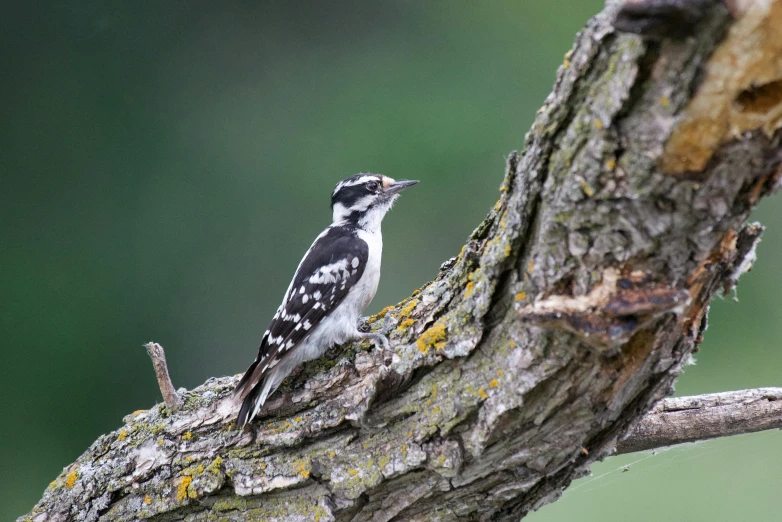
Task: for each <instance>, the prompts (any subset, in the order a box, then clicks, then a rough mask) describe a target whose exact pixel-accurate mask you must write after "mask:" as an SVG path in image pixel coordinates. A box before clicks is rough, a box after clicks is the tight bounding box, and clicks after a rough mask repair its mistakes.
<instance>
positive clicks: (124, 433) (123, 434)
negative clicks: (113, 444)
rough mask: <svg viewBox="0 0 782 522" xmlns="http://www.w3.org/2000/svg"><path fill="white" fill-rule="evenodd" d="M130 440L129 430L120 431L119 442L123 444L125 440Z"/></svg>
mask: <svg viewBox="0 0 782 522" xmlns="http://www.w3.org/2000/svg"><path fill="white" fill-rule="evenodd" d="M127 438H128V430H124V429H123V430H119V435H117V440H118V441H120V442H122V441H123V440H125V439H127Z"/></svg>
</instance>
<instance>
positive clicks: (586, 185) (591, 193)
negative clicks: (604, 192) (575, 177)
mask: <svg viewBox="0 0 782 522" xmlns="http://www.w3.org/2000/svg"><path fill="white" fill-rule="evenodd" d="M579 185H581V190H582V191H583V192H584V194H586V196H587V197H588V198H591V197H592V196H594V195H595V189H593V188H592V187H591V186H590V185H589V183H587V182H586V181H581V182H579Z"/></svg>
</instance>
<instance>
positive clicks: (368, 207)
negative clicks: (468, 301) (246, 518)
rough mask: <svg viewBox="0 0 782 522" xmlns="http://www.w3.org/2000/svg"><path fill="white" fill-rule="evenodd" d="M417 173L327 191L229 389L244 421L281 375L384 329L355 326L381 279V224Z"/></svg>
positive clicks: (366, 178) (354, 180)
mask: <svg viewBox="0 0 782 522" xmlns="http://www.w3.org/2000/svg"><path fill="white" fill-rule="evenodd" d="M416 183H418V181H396V180H394V179H392V178H389V177H387V176H383V175H380V174H357V175H355V176H351V177H349V178H347V179H345V180H343V181H340V182H339V183H338V184H337V186H336V187H335V188H334V191H333V192H332V194H331V208H332V213H333V222H332V224H331V225H330V226H329V227H328V228H326V230H324V231H323V232H322V233H321V234H320V235H319V236H318V237H317V239H315V242H314V243H313V244H312V246H311V247H310V249H309V250H308V251H307V253H306V254H305V255H304V258H303V259H302V260H301V263H299V267H298V268H297V269H296V274H295V275H294V276H293V280H292V281H291V284H290V285H289V286H288V290H287V291H286V292H285V296H284V297H283V301H282V304H281V305H280V306H279V308H278V309H277V312H276V313H275V314H274V318H273V319H272V322H271V324H270V325H269V328H268V330H266V332H265V333H264V335H263V338H262V339H261V345H260V347H259V349H258V357H257V358H256V359H255V362H253V363H252V364H251V365H250V367H249V368H248V369H247V371H246V372H245V374H244V376H243V377H242V379H241V380H240V381H239V384H238V385H237V387H236V390H235V391H234V398H235V399H236V400H237V401H241V407H240V409H239V417H238V424H239V426H244V425H245V424H247V423H248V422H250V421H251V420H252V419H253V418H254V417H255V416H256V415H257V414H258V411H259V410H260V408H261V406H263V404H264V403H265V402H266V399H267V398H268V397H269V395H270V394H271V393H273V392H274V390H275V389H277V387H278V386H279V385H280V383H281V382H282V381H283V380H284V379H285V378H286V377H287V376H288V375H289V374H290V373H291V372H292V371H293V369H294V368H296V366H298V365H299V364H301V363H302V362H305V361H309V360H312V359H316V358H317V357H320V356H321V355H322V354H323V353H324V352H325V351H326V350H328V349H329V348H330V347H331V346H334V345H336V344H342V343H344V342H346V341H349V340H353V339H358V338H366V337H371V338H374V339H375V341H376V342H379V343H381V344H383V345H384V346H387V344H388V341H387V340H386V339H385V337H383V336H382V335H376V334H365V333H362V332H360V331H359V330H358V320H359V318H360V317H361V313H362V312H363V311H364V309H365V308H366V307H367V305H369V303H370V301H372V298H373V297H374V296H375V292H376V291H377V285H378V282H379V280H380V257H381V254H382V251H383V239H382V236H381V232H380V225H381V222H382V220H383V216H385V214H386V212H388V211H389V210H390V209H391V206H392V205H393V204H394V201H395V200H396V198H397V197H399V193H400V192H401V191H402V190H404V189H406V188H407V187H410V186H412V185H414V184H416Z"/></svg>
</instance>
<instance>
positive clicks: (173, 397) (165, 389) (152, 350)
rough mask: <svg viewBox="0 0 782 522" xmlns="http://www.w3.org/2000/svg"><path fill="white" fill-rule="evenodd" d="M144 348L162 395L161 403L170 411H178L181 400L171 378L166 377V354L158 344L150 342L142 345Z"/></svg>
mask: <svg viewBox="0 0 782 522" xmlns="http://www.w3.org/2000/svg"><path fill="white" fill-rule="evenodd" d="M144 348H146V349H147V353H148V354H149V358H150V359H152V366H153V367H154V368H155V377H157V384H158V386H160V393H162V394H163V401H164V402H165V403H166V406H168V407H169V408H171V410H173V411H176V410H178V409H179V407H180V406H181V405H182V399H181V398H180V397H179V395H178V394H177V392H176V389H175V388H174V383H172V382H171V377H170V376H169V375H168V365H167V364H166V352H165V351H164V350H163V347H162V346H160V345H159V344H158V343H153V342H151V341H150V342H148V343H146V344H144Z"/></svg>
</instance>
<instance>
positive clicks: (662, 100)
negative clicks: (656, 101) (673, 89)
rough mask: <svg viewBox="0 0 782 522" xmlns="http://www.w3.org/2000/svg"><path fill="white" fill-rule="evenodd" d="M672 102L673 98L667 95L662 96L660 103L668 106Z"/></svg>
mask: <svg viewBox="0 0 782 522" xmlns="http://www.w3.org/2000/svg"><path fill="white" fill-rule="evenodd" d="M670 104H671V100H669V99H668V97H667V96H660V105H662V106H663V107H668V106H669V105H670Z"/></svg>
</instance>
